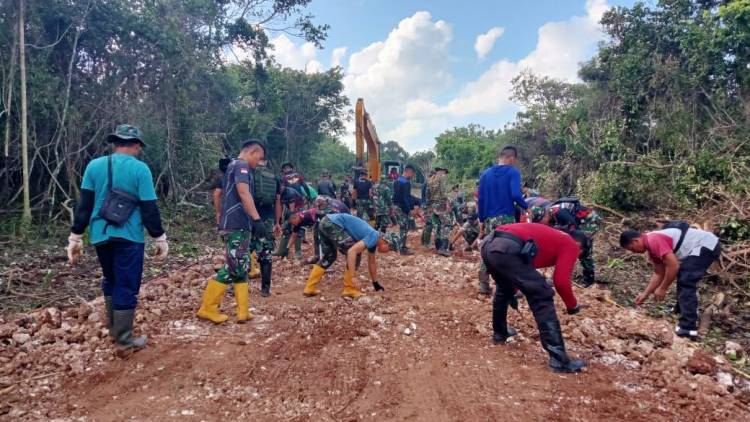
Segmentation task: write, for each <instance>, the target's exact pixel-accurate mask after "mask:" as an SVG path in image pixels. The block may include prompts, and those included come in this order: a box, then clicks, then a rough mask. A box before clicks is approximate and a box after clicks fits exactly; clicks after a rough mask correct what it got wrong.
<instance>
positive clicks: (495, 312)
mask: <svg viewBox="0 0 750 422" xmlns="http://www.w3.org/2000/svg"><path fill="white" fill-rule="evenodd" d="M507 318H508V300H507V298H505V297H498V296H497V295H495V300H493V301H492V343H494V344H505V343H506V342H507V341H508V339H509V338H510V337H513V336H515V335H516V334H518V332H517V331H516V330H515V329H514V328H513V327H509V326H508V320H507Z"/></svg>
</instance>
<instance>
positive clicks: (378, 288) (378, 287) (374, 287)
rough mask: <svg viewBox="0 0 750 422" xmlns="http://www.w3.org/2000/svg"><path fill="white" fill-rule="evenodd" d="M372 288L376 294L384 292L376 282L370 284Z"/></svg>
mask: <svg viewBox="0 0 750 422" xmlns="http://www.w3.org/2000/svg"><path fill="white" fill-rule="evenodd" d="M372 288H373V289H375V291H376V292H384V291H385V289H384V288H383V286H382V285H381V284H380V283H378V282H377V281H373V282H372Z"/></svg>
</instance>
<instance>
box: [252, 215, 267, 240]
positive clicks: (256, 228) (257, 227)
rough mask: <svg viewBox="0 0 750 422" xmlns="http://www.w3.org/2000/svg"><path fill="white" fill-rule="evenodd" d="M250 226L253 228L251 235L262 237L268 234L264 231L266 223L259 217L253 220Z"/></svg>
mask: <svg viewBox="0 0 750 422" xmlns="http://www.w3.org/2000/svg"><path fill="white" fill-rule="evenodd" d="M250 226H251V227H252V229H253V236H255V237H259V238H262V237H266V235H268V233H267V232H266V225H265V224H263V220H261V219H257V220H253V222H252V223H251V224H250Z"/></svg>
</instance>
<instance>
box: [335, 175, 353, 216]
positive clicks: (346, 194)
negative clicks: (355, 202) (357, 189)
mask: <svg viewBox="0 0 750 422" xmlns="http://www.w3.org/2000/svg"><path fill="white" fill-rule="evenodd" d="M351 188H352V177H351V176H349V175H347V176H346V177H345V178H344V182H343V183H341V187H340V189H339V197H338V199H339V201H341V202H343V203H344V204H346V206H347V207H348V208H351V207H352V191H351Z"/></svg>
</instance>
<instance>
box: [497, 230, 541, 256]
mask: <svg viewBox="0 0 750 422" xmlns="http://www.w3.org/2000/svg"><path fill="white" fill-rule="evenodd" d="M498 238H500V239H508V240H511V241H513V242H515V243H516V244H518V246H519V247H520V248H521V250H520V251H519V252H518V253H517V254H516V255H518V256H519V257H521V259H522V260H524V261H525V262H526V263H531V261H532V260H533V259H534V257H535V256H536V255H537V253H539V247H538V246H537V245H536V242H534V239H529V240H523V239H521V238H520V237H518V236H516V235H514V234H512V233H508V232H506V231H499V230H495V231H493V232H492V234H491V235H490V240H489V241H490V242H491V241H492V240H493V239H498Z"/></svg>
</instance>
